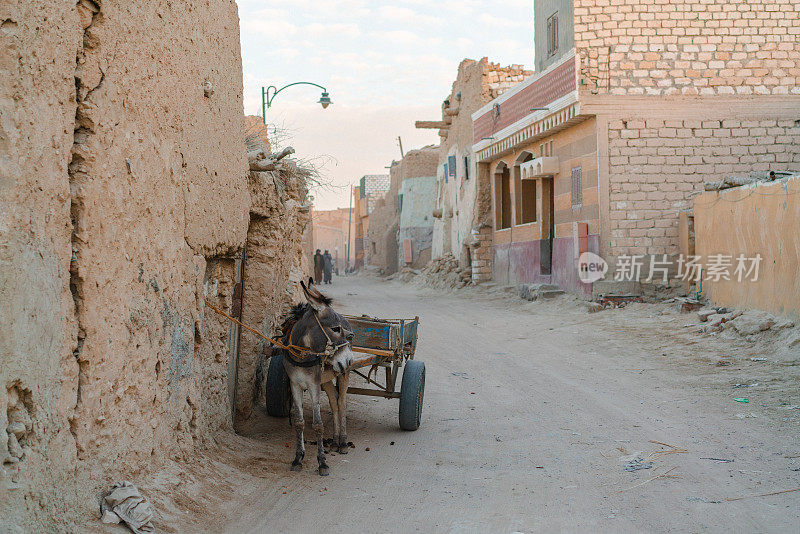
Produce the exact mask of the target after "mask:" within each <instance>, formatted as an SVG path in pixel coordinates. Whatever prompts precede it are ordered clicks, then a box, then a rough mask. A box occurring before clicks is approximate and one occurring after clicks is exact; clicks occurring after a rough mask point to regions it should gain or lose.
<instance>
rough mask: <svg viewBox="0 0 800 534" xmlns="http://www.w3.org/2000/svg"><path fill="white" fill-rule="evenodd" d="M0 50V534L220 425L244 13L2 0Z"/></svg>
mask: <svg viewBox="0 0 800 534" xmlns="http://www.w3.org/2000/svg"><path fill="white" fill-rule="evenodd" d="M76 4H77V5H76ZM0 58H2V59H0V93H2V95H3V98H2V99H0V184H2V185H1V187H2V190H3V194H2V210H0V212H2V222H0V225H2V228H3V231H2V232H0V276H1V277H2V279H0V322H2V324H3V325H5V328H4V329H3V332H2V333H0V353H1V354H2V358H0V462H2V464H1V465H0V530H2V531H5V530H12V531H13V530H15V529H17V528H20V529H22V530H23V531H30V532H42V531H58V530H73V529H74V523H72V521H81V520H83V519H86V518H88V517H93V514H94V513H95V504H94V496H95V495H96V494H97V493H98V491H99V490H100V489H102V488H106V487H108V485H110V483H111V482H112V481H114V480H119V479H123V478H127V479H131V480H135V479H136V478H137V477H138V476H139V475H141V474H142V473H143V472H144V471H146V470H148V469H152V468H155V467H158V466H159V465H160V464H161V462H163V461H164V459H166V458H168V457H174V456H181V455H184V454H186V453H188V452H190V451H192V450H193V449H194V448H195V447H197V446H199V445H201V444H202V443H204V442H206V441H208V440H209V439H211V438H212V435H213V432H214V431H215V430H217V429H219V428H220V427H225V426H229V425H230V406H229V404H228V400H227V398H228V397H227V395H226V394H225V385H224V383H225V380H226V375H227V370H226V361H227V352H226V343H225V342H224V340H222V339H220V335H223V334H224V332H227V325H224V324H223V323H222V322H220V321H219V319H218V318H217V317H215V316H209V314H208V312H207V311H206V310H205V309H204V305H203V299H204V298H209V299H211V300H212V301H214V302H216V303H217V304H218V305H221V306H223V307H225V308H227V309H230V295H231V292H232V289H231V288H232V280H231V277H232V262H231V261H230V260H228V259H226V258H228V257H230V256H232V255H235V254H237V253H238V252H239V251H240V249H241V248H242V246H243V244H244V242H245V238H246V235H247V226H248V220H249V217H248V211H249V209H248V208H249V202H250V199H249V195H248V190H247V171H246V168H247V161H246V158H245V153H244V148H243V147H244V132H243V130H244V125H243V113H242V71H241V59H240V50H239V31H238V14H237V8H236V4H235V3H234V2H233V1H225V0H223V1H222V2H215V3H214V4H213V5H210V4H208V3H206V2H199V1H185V2H175V1H169V0H130V1H126V2H109V1H99V0H80V1H79V2H77V3H76V2H54V1H52V0H24V1H19V0H11V2H4V3H2V5H0ZM71 524H72V525H73V527H69V526H68V525H71Z"/></svg>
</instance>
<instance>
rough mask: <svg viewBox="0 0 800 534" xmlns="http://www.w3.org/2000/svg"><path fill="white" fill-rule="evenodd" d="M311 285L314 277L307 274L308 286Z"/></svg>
mask: <svg viewBox="0 0 800 534" xmlns="http://www.w3.org/2000/svg"><path fill="white" fill-rule="evenodd" d="M313 285H314V279H313V278H311V277H310V276H309V277H308V287H311V286H313Z"/></svg>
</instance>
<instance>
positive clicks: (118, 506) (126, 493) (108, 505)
mask: <svg viewBox="0 0 800 534" xmlns="http://www.w3.org/2000/svg"><path fill="white" fill-rule="evenodd" d="M100 516H101V519H102V521H103V523H110V524H117V523H119V522H124V523H125V524H126V525H127V526H128V527H129V528H130V529H131V530H132V531H133V532H134V533H135V534H141V533H147V532H155V527H153V523H152V520H153V508H152V507H151V506H150V503H149V502H148V501H147V499H145V498H144V497H143V496H142V494H141V493H139V489H138V488H137V487H136V486H135V485H134V484H133V483H132V482H128V481H127V480H126V481H123V482H121V483H119V484H115V485H114V486H113V487H112V488H111V491H109V492H108V493H106V494H105V495H104V496H103V500H102V501H101V503H100Z"/></svg>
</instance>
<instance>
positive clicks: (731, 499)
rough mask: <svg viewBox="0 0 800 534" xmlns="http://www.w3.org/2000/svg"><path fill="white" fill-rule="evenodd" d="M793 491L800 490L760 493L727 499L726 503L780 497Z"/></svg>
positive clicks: (797, 489)
mask: <svg viewBox="0 0 800 534" xmlns="http://www.w3.org/2000/svg"><path fill="white" fill-rule="evenodd" d="M793 491H800V488H794V489H788V490H782V491H771V492H769V493H759V494H758V495H745V496H744V497H729V498H727V499H725V500H726V501H741V500H742V499H749V498H751V497H769V496H770V495H780V494H781V493H791V492H793Z"/></svg>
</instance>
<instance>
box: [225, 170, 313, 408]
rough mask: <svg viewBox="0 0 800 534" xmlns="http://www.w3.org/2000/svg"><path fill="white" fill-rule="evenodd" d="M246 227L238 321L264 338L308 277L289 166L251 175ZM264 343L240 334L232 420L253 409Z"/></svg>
mask: <svg viewBox="0 0 800 534" xmlns="http://www.w3.org/2000/svg"><path fill="white" fill-rule="evenodd" d="M249 184H250V198H251V206H250V227H249V229H248V232H247V246H246V248H245V262H244V295H243V297H242V322H244V324H246V325H248V326H251V327H253V328H256V329H258V330H259V331H261V332H262V333H264V334H265V335H267V336H270V335H275V332H276V327H278V326H280V324H281V322H282V318H283V316H284V315H285V314H286V312H287V311H288V309H289V306H290V305H291V304H293V303H297V302H300V301H301V300H302V299H303V293H302V290H301V289H300V286H299V282H300V280H303V279H304V278H306V277H308V276H309V273H310V272H311V269H310V255H309V250H308V244H310V243H311V231H312V225H311V213H310V210H309V206H308V199H307V189H306V181H305V176H304V173H303V171H302V170H299V169H297V167H295V166H294V164H292V163H291V162H290V163H287V164H286V165H284V166H281V168H280V169H279V170H278V171H264V172H259V171H251V172H250V176H249ZM264 348H265V341H264V340H261V339H260V338H258V337H256V336H255V335H253V334H251V333H249V332H243V333H242V338H241V348H240V350H239V360H238V370H237V386H236V419H237V422H241V421H244V420H246V419H247V418H248V417H250V415H251V414H252V410H253V408H254V397H257V396H259V395H260V394H261V393H262V392H257V393H256V395H254V392H253V381H254V376H255V372H256V367H257V365H258V360H259V356H260V354H261V353H262V352H263V351H264Z"/></svg>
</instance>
